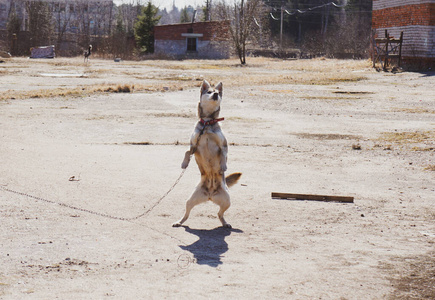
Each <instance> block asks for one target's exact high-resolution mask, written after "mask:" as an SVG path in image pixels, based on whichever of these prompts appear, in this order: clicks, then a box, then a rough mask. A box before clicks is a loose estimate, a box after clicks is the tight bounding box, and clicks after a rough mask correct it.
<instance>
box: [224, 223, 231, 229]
mask: <svg viewBox="0 0 435 300" xmlns="http://www.w3.org/2000/svg"><path fill="white" fill-rule="evenodd" d="M222 227H223V228H229V229H231V228H233V226H231V225H230V224H228V223H225V224H224V225H222Z"/></svg>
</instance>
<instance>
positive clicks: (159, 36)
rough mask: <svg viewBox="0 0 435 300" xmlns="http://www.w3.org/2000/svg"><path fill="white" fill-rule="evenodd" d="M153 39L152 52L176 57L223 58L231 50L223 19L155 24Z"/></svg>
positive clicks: (227, 26)
mask: <svg viewBox="0 0 435 300" xmlns="http://www.w3.org/2000/svg"><path fill="white" fill-rule="evenodd" d="M154 40H155V42H154V53H155V54H160V55H164V56H168V57H173V58H176V59H183V58H201V59H225V58H229V57H230V54H231V42H230V33H229V23H228V22H226V21H209V22H197V23H182V24H173V25H159V26H155V27H154Z"/></svg>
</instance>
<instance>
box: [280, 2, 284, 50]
mask: <svg viewBox="0 0 435 300" xmlns="http://www.w3.org/2000/svg"><path fill="white" fill-rule="evenodd" d="M283 12H284V1H282V2H281V20H280V23H281V24H280V25H281V26H280V29H279V48H280V50H282V26H283V19H284V18H283V17H284V14H283Z"/></svg>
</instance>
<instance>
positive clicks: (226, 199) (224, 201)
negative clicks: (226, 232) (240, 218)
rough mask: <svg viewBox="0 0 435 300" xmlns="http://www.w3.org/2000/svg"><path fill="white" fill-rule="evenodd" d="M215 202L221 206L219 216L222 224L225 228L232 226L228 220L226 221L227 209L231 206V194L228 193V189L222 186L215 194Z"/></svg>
mask: <svg viewBox="0 0 435 300" xmlns="http://www.w3.org/2000/svg"><path fill="white" fill-rule="evenodd" d="M213 202H214V203H216V204H217V205H219V207H220V209H219V212H218V217H219V220H220V221H221V223H222V226H223V227H225V228H231V225H230V224H228V223H227V221H225V219H224V213H225V211H226V210H227V209H228V208H229V207H230V206H231V202H230V194H229V193H228V191H227V190H226V189H224V188H222V187H221V188H220V190H219V192H218V193H217V194H216V195H214V196H213Z"/></svg>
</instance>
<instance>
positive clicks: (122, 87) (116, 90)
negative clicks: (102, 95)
mask: <svg viewBox="0 0 435 300" xmlns="http://www.w3.org/2000/svg"><path fill="white" fill-rule="evenodd" d="M133 90H134V85H131V86H130V85H128V84H125V85H118V86H117V87H115V88H113V87H108V88H107V89H106V90H104V92H109V93H130V92H132V91H133Z"/></svg>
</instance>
